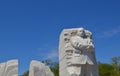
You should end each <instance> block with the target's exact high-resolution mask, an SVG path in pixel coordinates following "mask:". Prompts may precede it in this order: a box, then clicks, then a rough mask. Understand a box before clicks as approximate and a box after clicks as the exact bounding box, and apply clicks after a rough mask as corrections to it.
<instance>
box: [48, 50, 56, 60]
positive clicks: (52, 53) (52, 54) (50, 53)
mask: <svg viewBox="0 0 120 76" xmlns="http://www.w3.org/2000/svg"><path fill="white" fill-rule="evenodd" d="M53 58H58V50H57V49H55V50H52V51H50V52H49V53H48V54H47V56H46V59H53Z"/></svg>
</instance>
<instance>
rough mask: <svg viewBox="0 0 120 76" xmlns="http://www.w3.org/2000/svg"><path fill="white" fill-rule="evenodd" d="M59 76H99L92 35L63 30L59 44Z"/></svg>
mask: <svg viewBox="0 0 120 76" xmlns="http://www.w3.org/2000/svg"><path fill="white" fill-rule="evenodd" d="M59 67H60V69H59V71H60V72H59V74H60V75H59V76H99V75H98V68H97V62H96V58H95V48H94V44H93V40H92V33H91V32H90V31H88V30H85V29H84V28H72V29H64V30H63V31H62V33H61V35H60V42H59Z"/></svg>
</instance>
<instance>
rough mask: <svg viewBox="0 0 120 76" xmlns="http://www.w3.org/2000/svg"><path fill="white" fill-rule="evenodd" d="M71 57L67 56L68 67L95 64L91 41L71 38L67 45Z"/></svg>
mask: <svg viewBox="0 0 120 76" xmlns="http://www.w3.org/2000/svg"><path fill="white" fill-rule="evenodd" d="M69 45H72V46H69V48H71V55H68V61H67V62H68V63H69V65H76V64H77V65H81V64H89V65H94V64H96V59H95V51H94V45H93V43H92V41H91V39H82V38H80V37H77V36H76V37H72V38H71V42H70V43H69Z"/></svg>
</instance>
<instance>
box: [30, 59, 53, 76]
mask: <svg viewBox="0 0 120 76" xmlns="http://www.w3.org/2000/svg"><path fill="white" fill-rule="evenodd" d="M29 76H54V75H53V73H52V72H51V70H50V68H49V67H48V66H46V65H45V64H43V63H41V62H40V61H36V60H32V62H31V64H30V70H29Z"/></svg>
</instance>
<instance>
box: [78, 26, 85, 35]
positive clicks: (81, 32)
mask: <svg viewBox="0 0 120 76" xmlns="http://www.w3.org/2000/svg"><path fill="white" fill-rule="evenodd" d="M77 35H78V36H80V37H84V36H85V31H84V29H83V28H80V29H78V32H77Z"/></svg>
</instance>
